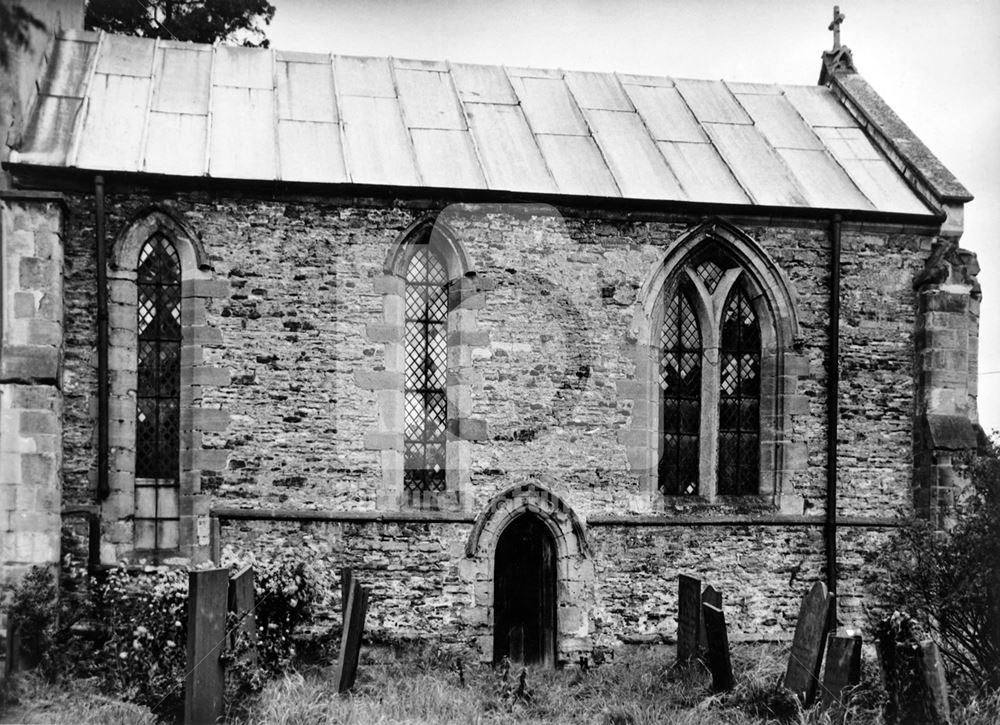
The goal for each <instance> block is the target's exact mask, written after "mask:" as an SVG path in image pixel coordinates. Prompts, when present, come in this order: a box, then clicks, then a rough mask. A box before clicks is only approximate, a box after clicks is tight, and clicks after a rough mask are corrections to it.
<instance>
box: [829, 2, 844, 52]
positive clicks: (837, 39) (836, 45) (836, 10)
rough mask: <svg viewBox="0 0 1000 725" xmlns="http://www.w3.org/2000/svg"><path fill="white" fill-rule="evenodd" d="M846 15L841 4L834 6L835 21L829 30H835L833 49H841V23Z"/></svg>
mask: <svg viewBox="0 0 1000 725" xmlns="http://www.w3.org/2000/svg"><path fill="white" fill-rule="evenodd" d="M845 17H846V16H845V15H844V14H843V13H842V12H840V6H839V5H834V6H833V22H832V23H830V27H829V28H827V30H832V31H833V49H834V50H840V24H841V23H842V22H844V18H845Z"/></svg>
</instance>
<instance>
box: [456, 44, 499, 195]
mask: <svg viewBox="0 0 1000 725" xmlns="http://www.w3.org/2000/svg"><path fill="white" fill-rule="evenodd" d="M445 68H447V72H448V82H449V83H450V84H451V88H452V90H453V91H455V98H456V99H457V100H458V108H459V110H460V111H461V112H462V118H463V119H464V120H465V133H466V135H467V136H468V138H469V145H470V146H471V147H472V155H473V158H475V160H476V164H477V165H478V166H479V176H480V178H482V180H483V188H484V189H488V188H489V181H488V180H487V178H486V165H485V164H484V163H483V157H482V152H481V151H480V150H479V144H478V143H477V142H476V135H475V134H474V133H472V124H471V123H469V112H468V111H467V110H466V108H465V101H464V100H463V99H462V93H461V91H459V89H458V81H457V80H455V74H454V73H453V72H452V63H451V61H450V60H446V61H445Z"/></svg>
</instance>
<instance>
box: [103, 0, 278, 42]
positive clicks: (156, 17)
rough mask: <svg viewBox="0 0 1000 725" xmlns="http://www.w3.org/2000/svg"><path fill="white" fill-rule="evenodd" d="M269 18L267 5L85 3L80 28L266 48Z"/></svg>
mask: <svg viewBox="0 0 1000 725" xmlns="http://www.w3.org/2000/svg"><path fill="white" fill-rule="evenodd" d="M273 17H274V6H273V5H271V3H269V2H268V1H267V0H90V1H89V2H88V3H87V14H86V18H85V23H86V26H87V28H88V29H90V30H106V31H108V32H109V33H117V34H119V35H139V36H141V37H144V38H162V39H164V40H187V41H191V42H194V43H214V42H215V41H220V42H222V43H226V44H229V45H244V46H248V47H252V48H266V47H268V40H267V37H266V36H265V35H264V28H265V26H267V24H268V23H270V22H271V19H272V18H273Z"/></svg>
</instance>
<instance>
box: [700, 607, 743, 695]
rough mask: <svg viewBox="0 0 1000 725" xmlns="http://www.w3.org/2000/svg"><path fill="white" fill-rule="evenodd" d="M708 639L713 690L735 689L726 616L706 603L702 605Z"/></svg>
mask: <svg viewBox="0 0 1000 725" xmlns="http://www.w3.org/2000/svg"><path fill="white" fill-rule="evenodd" d="M701 613H702V617H703V619H704V620H705V634H706V635H707V637H708V668H709V670H711V672H712V689H713V690H715V691H716V692H725V691H726V690H731V689H733V686H734V685H735V680H734V679H733V663H732V660H731V659H730V656H729V635H728V634H727V633H726V615H725V614H723V612H722V610H721V609H719V608H718V607H715V606H713V605H711V604H708V603H706V602H702V605H701Z"/></svg>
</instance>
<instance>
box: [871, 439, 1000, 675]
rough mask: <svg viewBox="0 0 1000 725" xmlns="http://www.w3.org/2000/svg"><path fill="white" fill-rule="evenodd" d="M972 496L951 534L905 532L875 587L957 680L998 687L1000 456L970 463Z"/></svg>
mask: <svg viewBox="0 0 1000 725" xmlns="http://www.w3.org/2000/svg"><path fill="white" fill-rule="evenodd" d="M966 464H967V470H968V471H969V474H970V478H971V480H972V491H971V492H970V495H969V497H968V499H967V500H966V501H964V502H963V504H962V508H963V510H962V515H961V517H960V519H959V522H958V524H957V525H956V527H955V528H954V529H953V530H952V531H951V532H948V533H945V532H942V531H939V530H935V529H934V528H933V527H931V526H930V525H929V524H927V523H926V522H917V523H915V524H914V525H913V526H911V527H907V528H905V529H902V530H901V531H900V532H899V533H898V534H897V536H896V540H895V542H894V545H892V546H889V547H887V548H886V550H885V551H884V553H883V554H882V556H881V557H880V559H881V561H880V565H881V566H880V567H879V568H880V569H881V570H882V571H884V572H885V573H886V576H885V577H884V578H883V579H881V580H880V582H879V584H878V585H877V589H878V590H879V594H880V596H881V597H882V599H883V600H884V601H885V602H886V603H887V604H888V605H889V606H890V607H892V608H894V609H897V610H899V611H901V612H907V613H909V614H910V615H911V616H913V617H914V618H915V619H916V620H917V621H918V622H919V623H920V624H921V625H922V626H923V627H924V628H925V629H926V630H927V631H928V632H929V633H930V634H931V636H932V637H933V638H934V639H935V640H936V641H937V643H938V646H939V647H940V649H941V653H942V654H943V655H944V657H945V658H946V659H947V660H948V662H949V664H950V667H951V669H952V671H953V673H954V674H956V675H959V676H960V677H962V678H963V679H965V680H967V681H968V682H970V683H972V684H974V685H976V686H980V687H981V686H986V687H989V688H991V689H1000V450H998V446H997V443H996V442H994V441H990V442H987V444H986V445H985V446H984V447H983V448H982V449H981V450H980V451H979V453H977V454H976V455H974V456H971V457H970V459H969V460H968V461H966Z"/></svg>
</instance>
